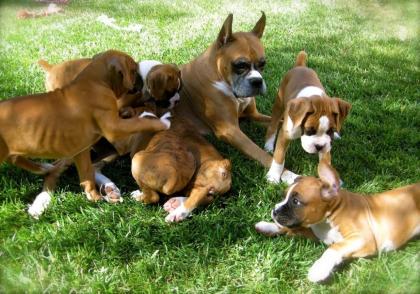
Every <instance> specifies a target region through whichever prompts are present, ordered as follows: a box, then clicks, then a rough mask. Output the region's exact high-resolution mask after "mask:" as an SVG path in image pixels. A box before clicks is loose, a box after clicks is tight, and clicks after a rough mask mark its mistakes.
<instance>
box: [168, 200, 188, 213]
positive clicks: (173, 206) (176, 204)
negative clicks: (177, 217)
mask: <svg viewBox="0 0 420 294" xmlns="http://www.w3.org/2000/svg"><path fill="white" fill-rule="evenodd" d="M185 200H187V197H172V198H171V199H169V200H168V201H166V202H165V204H163V209H164V210H165V211H166V212H172V211H174V210H175V209H177V208H178V207H179V206H180V205H182V204H183V203H184V202H185Z"/></svg>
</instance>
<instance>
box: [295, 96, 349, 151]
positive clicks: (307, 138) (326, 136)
mask: <svg viewBox="0 0 420 294" xmlns="http://www.w3.org/2000/svg"><path fill="white" fill-rule="evenodd" d="M350 108H351V105H350V104H349V103H347V102H345V101H343V100H341V99H338V98H329V97H320V96H312V97H309V98H296V99H293V100H291V101H289V103H288V112H287V113H288V119H287V131H288V133H289V134H290V136H291V138H297V137H299V136H300V137H301V144H302V147H303V149H304V150H305V151H306V152H308V153H318V152H320V153H325V152H329V151H330V150H331V146H332V141H333V139H334V133H338V132H339V131H340V129H341V125H342V123H343V121H344V119H345V118H346V116H347V114H348V112H349V110H350Z"/></svg>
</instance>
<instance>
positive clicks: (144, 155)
mask: <svg viewBox="0 0 420 294" xmlns="http://www.w3.org/2000/svg"><path fill="white" fill-rule="evenodd" d="M230 170H231V165H230V161H229V160H228V159H224V158H223V157H222V156H221V155H220V154H219V152H217V150H216V149H215V148H214V147H213V146H212V145H211V144H210V143H209V142H207V140H206V139H204V138H203V137H202V136H201V135H200V134H199V133H197V132H195V131H194V130H193V128H192V127H191V126H189V125H186V123H185V122H182V121H179V120H178V121H177V120H176V119H175V121H174V122H173V123H172V127H171V129H170V130H168V131H165V132H159V133H157V134H156V135H154V137H153V138H152V139H151V141H150V143H149V144H148V145H147V148H146V149H145V150H143V151H140V152H137V153H136V154H135V155H134V157H133V159H132V162H131V172H132V174H133V177H134V179H135V180H136V182H137V184H138V185H139V186H140V188H141V190H142V191H141V192H140V191H139V190H138V191H135V192H133V193H132V196H133V197H134V198H135V199H136V200H137V201H141V202H143V203H145V204H149V203H156V202H158V201H159V193H163V194H165V195H168V196H172V195H174V194H175V193H182V194H184V195H185V196H186V197H174V198H171V199H170V200H169V201H168V202H166V204H165V205H164V208H165V210H166V211H168V212H169V214H168V216H167V217H166V218H165V220H166V221H167V222H179V221H182V220H184V219H185V218H187V217H188V215H190V213H191V212H192V211H193V210H194V209H195V208H196V207H197V206H199V205H206V204H209V203H211V202H212V201H213V197H214V196H215V195H221V194H224V193H226V192H227V191H229V189H230V187H231V182H232V180H231V173H230Z"/></svg>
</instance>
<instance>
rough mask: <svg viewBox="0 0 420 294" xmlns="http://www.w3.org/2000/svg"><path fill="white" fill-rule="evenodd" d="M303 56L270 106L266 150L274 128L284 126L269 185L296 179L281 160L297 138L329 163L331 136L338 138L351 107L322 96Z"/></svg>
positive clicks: (271, 147) (273, 138)
mask: <svg viewBox="0 0 420 294" xmlns="http://www.w3.org/2000/svg"><path fill="white" fill-rule="evenodd" d="M306 57H307V55H306V53H305V52H304V51H301V52H300V53H299V54H298V56H297V58H296V64H295V67H294V68H292V69H291V70H289V71H288V72H287V73H286V75H285V76H284V78H283V80H282V81H281V84H280V88H279V91H278V93H277V99H276V101H275V103H274V106H273V113H272V120H271V123H270V125H269V127H268V129H267V134H266V144H265V149H266V150H269V151H272V150H273V148H274V145H273V144H274V140H275V137H276V133H277V128H278V126H279V123H280V121H281V120H283V123H282V127H281V129H280V131H279V133H278V136H277V142H276V149H275V151H274V156H273V161H272V163H271V167H270V170H269V171H268V173H267V180H268V181H269V182H272V183H278V182H280V180H282V181H284V182H286V183H287V184H289V185H290V184H292V183H293V181H294V180H295V179H296V177H297V176H298V175H296V174H294V173H293V172H291V171H287V170H284V159H285V156H286V151H287V147H288V145H289V142H290V141H291V140H294V139H297V138H300V139H301V143H302V147H303V149H304V150H305V151H306V152H308V153H318V154H319V157H320V158H322V157H325V158H327V159H328V160H330V150H331V145H332V141H333V139H334V134H336V135H338V132H339V131H340V129H341V126H342V125H343V122H344V119H345V118H346V117H347V114H348V113H349V111H350V108H351V105H350V104H349V103H348V102H346V101H343V100H341V99H340V98H330V97H329V96H328V95H327V94H326V93H325V89H324V87H323V86H322V84H321V82H320V80H319V78H318V76H317V74H316V72H315V71H314V70H312V69H310V68H308V67H306Z"/></svg>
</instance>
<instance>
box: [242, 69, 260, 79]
mask: <svg viewBox="0 0 420 294" xmlns="http://www.w3.org/2000/svg"><path fill="white" fill-rule="evenodd" d="M246 78H247V79H261V80H262V75H261V73H260V72H259V71H258V70H255V69H253V70H250V71H249V73H248V74H247V76H246Z"/></svg>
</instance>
